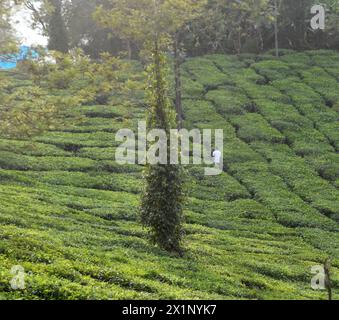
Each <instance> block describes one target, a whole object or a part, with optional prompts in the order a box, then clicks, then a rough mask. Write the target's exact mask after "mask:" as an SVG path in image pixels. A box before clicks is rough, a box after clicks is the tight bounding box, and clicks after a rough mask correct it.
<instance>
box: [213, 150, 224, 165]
mask: <svg viewBox="0 0 339 320" xmlns="http://www.w3.org/2000/svg"><path fill="white" fill-rule="evenodd" d="M221 156H222V154H221V152H220V150H218V149H216V150H214V151H213V159H214V164H215V166H216V167H221Z"/></svg>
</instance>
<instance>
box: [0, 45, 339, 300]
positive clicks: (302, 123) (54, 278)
mask: <svg viewBox="0 0 339 320" xmlns="http://www.w3.org/2000/svg"><path fill="white" fill-rule="evenodd" d="M183 77H184V79H183V83H184V98H185V99H184V111H185V125H186V127H187V128H193V127H194V128H216V129H219V128H221V129H224V135H225V150H224V162H225V172H224V173H223V174H222V175H220V176H217V177H204V175H203V169H202V168H199V167H191V168H189V172H190V181H189V183H188V191H189V201H188V202H187V204H186V206H185V215H186V224H185V230H186V237H185V243H184V246H185V250H186V255H185V257H184V258H180V259H179V258H177V257H173V256H170V255H168V254H166V253H165V252H162V251H161V250H159V249H157V248H156V247H153V246H151V245H150V244H149V243H148V242H147V240H146V233H145V230H143V229H142V228H141V227H140V225H139V224H138V221H137V219H138V217H137V207H138V199H139V196H138V194H139V192H140V190H141V188H142V187H143V181H142V179H141V177H142V168H141V167H139V166H122V167H121V166H118V165H117V164H116V163H115V162H114V154H115V148H116V147H117V143H116V142H115V132H116V131H117V130H119V129H120V128H126V127H127V128H136V124H137V120H138V119H143V118H144V110H143V108H142V107H140V108H135V107H133V108H132V107H130V108H126V107H122V106H85V107H83V108H81V110H80V111H81V112H82V113H83V114H84V115H85V116H86V118H85V119H86V120H85V121H84V122H83V123H82V124H80V125H78V126H77V127H75V128H73V129H70V130H68V131H56V132H49V133H47V134H45V135H43V136H41V137H38V138H35V139H33V140H32V141H13V140H12V141H9V140H4V139H1V140H0V299H8V298H23V299H29V298H32V299H127V298H130V299H326V293H325V292H320V291H313V290H312V289H311V285H310V283H311V278H312V277H313V275H312V274H311V267H312V266H314V265H319V264H322V263H323V261H324V260H325V259H326V258H327V257H329V256H330V257H332V259H333V260H332V263H333V270H332V273H333V285H334V298H336V299H338V298H339V294H338V292H339V234H338V231H339V191H338V186H339V155H338V148H339V125H338V112H339V55H338V54H336V53H333V52H329V51H317V52H305V53H293V52H285V55H284V56H282V57H281V59H280V60H275V59H274V58H273V57H272V56H271V55H269V54H268V55H265V56H260V57H255V56H252V55H242V56H221V55H213V56H205V57H201V58H194V59H190V60H188V61H187V62H186V63H185V65H184V66H183ZM19 85H20V83H19ZM15 265H21V266H23V267H24V269H25V271H26V273H27V276H26V289H25V290H22V291H13V290H11V288H10V285H9V282H10V280H11V279H12V277H13V275H11V273H10V270H11V268H12V267H13V266H15Z"/></svg>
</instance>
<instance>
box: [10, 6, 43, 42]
mask: <svg viewBox="0 0 339 320" xmlns="http://www.w3.org/2000/svg"><path fill="white" fill-rule="evenodd" d="M30 21H31V20H30V14H29V11H28V10H27V9H24V8H22V7H20V6H17V7H15V8H13V18H12V24H13V27H14V29H15V30H16V33H17V36H18V38H19V41H20V43H21V44H25V45H43V46H46V45H47V39H46V37H43V36H42V35H41V33H40V30H33V29H32V28H31V22H30Z"/></svg>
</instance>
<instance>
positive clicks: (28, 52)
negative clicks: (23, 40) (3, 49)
mask: <svg viewBox="0 0 339 320" xmlns="http://www.w3.org/2000/svg"><path fill="white" fill-rule="evenodd" d="M38 56H39V55H38V53H37V52H36V51H34V50H32V49H31V48H30V47H28V46H21V47H20V51H19V52H18V53H16V54H7V55H0V69H3V70H8V69H13V68H15V67H16V65H17V63H18V62H19V61H23V60H26V59H29V58H31V59H34V58H38Z"/></svg>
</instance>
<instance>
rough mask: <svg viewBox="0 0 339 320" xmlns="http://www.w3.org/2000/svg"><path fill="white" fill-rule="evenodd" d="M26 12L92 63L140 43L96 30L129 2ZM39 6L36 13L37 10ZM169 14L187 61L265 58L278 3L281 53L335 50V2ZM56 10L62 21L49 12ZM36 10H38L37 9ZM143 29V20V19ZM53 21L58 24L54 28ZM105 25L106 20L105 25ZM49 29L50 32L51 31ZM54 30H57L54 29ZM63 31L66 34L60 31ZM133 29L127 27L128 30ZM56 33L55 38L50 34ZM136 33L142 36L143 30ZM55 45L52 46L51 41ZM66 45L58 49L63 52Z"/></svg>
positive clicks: (91, 1)
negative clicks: (317, 18)
mask: <svg viewBox="0 0 339 320" xmlns="http://www.w3.org/2000/svg"><path fill="white" fill-rule="evenodd" d="M23 1H24V2H25V3H26V5H27V6H28V7H29V8H30V10H31V12H32V15H33V18H34V20H35V26H40V27H41V29H42V30H43V31H44V33H45V34H46V35H47V36H48V37H49V38H53V39H52V40H51V43H55V42H62V41H63V40H65V43H67V41H66V40H67V39H69V41H68V43H69V45H70V47H71V48H75V47H77V48H78V47H81V48H83V49H84V50H85V52H86V53H88V54H91V55H92V57H98V56H99V55H100V52H105V51H107V52H110V53H111V54H114V55H116V54H118V53H119V52H121V51H125V52H128V56H130V57H131V56H134V57H137V56H138V53H139V49H140V47H142V46H143V45H142V42H141V43H140V37H138V38H139V39H136V37H132V38H126V37H125V36H122V35H121V33H120V32H119V28H114V29H111V28H110V27H108V28H107V26H99V25H98V24H96V22H95V20H98V18H99V20H100V19H102V20H105V19H106V18H105V15H106V14H107V13H110V12H113V11H114V10H116V9H119V7H120V8H121V6H125V9H126V10H125V16H126V17H127V16H128V15H130V13H131V12H132V11H128V5H126V3H128V1H127V2H126V1H115V0H67V1H65V0H23ZM38 3H42V4H43V5H42V6H40V7H38V6H37V4H38ZM168 3H169V6H168V8H170V9H171V10H170V11H171V12H175V11H176V12H178V11H179V10H178V9H181V14H177V15H175V16H174V17H172V18H171V17H170V16H171V14H169V15H168V16H164V17H162V18H163V22H164V23H165V24H166V23H167V22H168V21H167V20H168V18H169V19H170V20H171V23H172V26H175V24H176V22H177V21H180V20H181V22H185V23H184V24H182V27H181V28H180V30H178V32H177V34H176V35H177V37H178V39H179V40H180V41H179V43H180V44H181V45H183V46H184V47H185V49H186V51H187V52H188V54H189V55H190V56H192V55H194V56H200V55H202V54H210V53H225V52H228V53H234V52H236V53H240V52H252V53H253V52H254V53H259V52H264V51H266V50H269V49H272V48H274V47H275V21H276V12H275V7H274V6H275V3H277V29H278V30H277V31H278V38H279V39H278V40H279V41H278V43H279V44H280V47H281V48H290V49H294V50H302V49H322V48H328V49H338V48H339V42H338V39H339V37H338V34H339V27H338V16H339V2H338V1H337V0H322V1H317V0H297V1H296V0H207V1H206V0H197V1H192V0H170V1H168ZM139 4H140V6H142V7H144V8H149V7H150V6H152V4H153V1H143V0H140V1H139ZM193 4H194V5H196V4H198V5H200V6H204V9H203V12H204V14H202V15H199V16H198V17H196V19H194V20H193V21H191V20H190V19H188V20H189V22H187V21H185V19H186V18H188V17H190V13H191V10H192V6H193ZM314 4H317V5H319V4H321V5H324V8H325V10H326V26H325V30H313V29H312V28H311V26H310V21H311V18H312V17H313V15H312V14H311V7H312V6H313V5H314ZM53 6H54V7H55V8H58V7H59V6H61V7H62V8H61V9H62V10H61V13H62V14H61V15H60V14H59V15H58V16H56V13H57V11H56V10H54V11H53V10H51V8H53ZM100 7H102V8H103V9H102V10H101V14H100V15H99V16H98V15H97V17H96V19H93V13H94V12H96V11H97V8H100ZM38 8H40V9H38ZM143 18H144V20H145V24H147V22H146V21H147V20H148V19H147V18H145V16H144V17H143ZM56 20H57V23H55V22H56ZM106 22H109V20H107V19H106ZM110 22H111V23H113V24H117V23H120V22H123V23H125V25H126V26H128V23H127V20H125V21H119V20H118V19H111V21H110ZM53 25H54V26H53ZM55 25H56V27H57V28H55ZM63 25H64V26H65V28H64V27H63ZM129 26H130V27H131V28H134V26H133V25H132V24H129ZM55 29H57V30H59V31H60V32H59V33H55V32H54V31H53V30H55ZM139 33H144V35H146V34H147V32H146V31H144V28H140V29H139ZM56 36H57V37H59V40H57V41H55V37H56ZM65 43H63V44H62V46H60V49H61V50H64V48H65Z"/></svg>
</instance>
